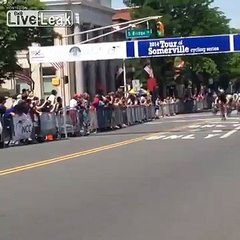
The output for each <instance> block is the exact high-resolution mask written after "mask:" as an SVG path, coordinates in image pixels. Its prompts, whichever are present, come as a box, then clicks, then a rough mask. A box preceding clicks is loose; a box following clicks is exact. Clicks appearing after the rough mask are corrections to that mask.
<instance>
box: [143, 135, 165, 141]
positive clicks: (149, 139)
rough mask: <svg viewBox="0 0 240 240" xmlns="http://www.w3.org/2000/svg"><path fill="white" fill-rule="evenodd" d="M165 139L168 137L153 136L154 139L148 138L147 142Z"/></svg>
mask: <svg viewBox="0 0 240 240" xmlns="http://www.w3.org/2000/svg"><path fill="white" fill-rule="evenodd" d="M165 137H166V135H161V136H152V137H148V138H146V139H145V140H147V141H151V140H158V139H162V138H165Z"/></svg>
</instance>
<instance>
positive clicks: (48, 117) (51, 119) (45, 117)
mask: <svg viewBox="0 0 240 240" xmlns="http://www.w3.org/2000/svg"><path fill="white" fill-rule="evenodd" d="M39 119H40V135H41V136H42V137H46V136H48V135H53V136H55V137H57V117H56V114H55V113H52V112H43V113H41V114H40V116H39Z"/></svg>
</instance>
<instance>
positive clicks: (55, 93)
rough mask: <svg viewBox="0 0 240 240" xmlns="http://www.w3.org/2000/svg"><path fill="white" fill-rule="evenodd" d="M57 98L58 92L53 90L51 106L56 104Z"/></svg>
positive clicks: (50, 99)
mask: <svg viewBox="0 0 240 240" xmlns="http://www.w3.org/2000/svg"><path fill="white" fill-rule="evenodd" d="M56 98H57V91H56V90H52V92H51V95H50V96H49V97H48V101H50V102H51V105H54V104H55V103H56Z"/></svg>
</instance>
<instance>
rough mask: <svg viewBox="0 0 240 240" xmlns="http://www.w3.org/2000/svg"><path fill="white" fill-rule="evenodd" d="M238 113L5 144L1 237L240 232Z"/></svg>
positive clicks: (126, 239)
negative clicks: (223, 117)
mask: <svg viewBox="0 0 240 240" xmlns="http://www.w3.org/2000/svg"><path fill="white" fill-rule="evenodd" d="M239 142H240V121H239V117H236V116H233V117H231V118H230V119H228V120H227V121H226V122H223V121H220V120H219V117H214V116H212V115H211V114H208V113H204V114H200V115H199V114H197V115H196V114H195V115H185V116H176V117H172V118H167V119H161V120H159V121H154V122H150V123H147V124H144V125H138V126H134V127H129V128H126V129H122V130H118V131H115V132H108V133H101V134H97V135H92V136H89V137H86V138H73V139H70V140H65V141H59V142H51V143H44V144H39V145H30V146H23V147H15V148H9V149H3V150H2V149H1V150H0V154H1V155H0V191H1V194H0V239H1V240H146V239H148V240H156V239H161V240H239V238H240V187H239V183H240V150H239V149H240V144H239Z"/></svg>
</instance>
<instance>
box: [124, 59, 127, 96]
mask: <svg viewBox="0 0 240 240" xmlns="http://www.w3.org/2000/svg"><path fill="white" fill-rule="evenodd" d="M123 85H124V95H125V97H127V73H126V59H123Z"/></svg>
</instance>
